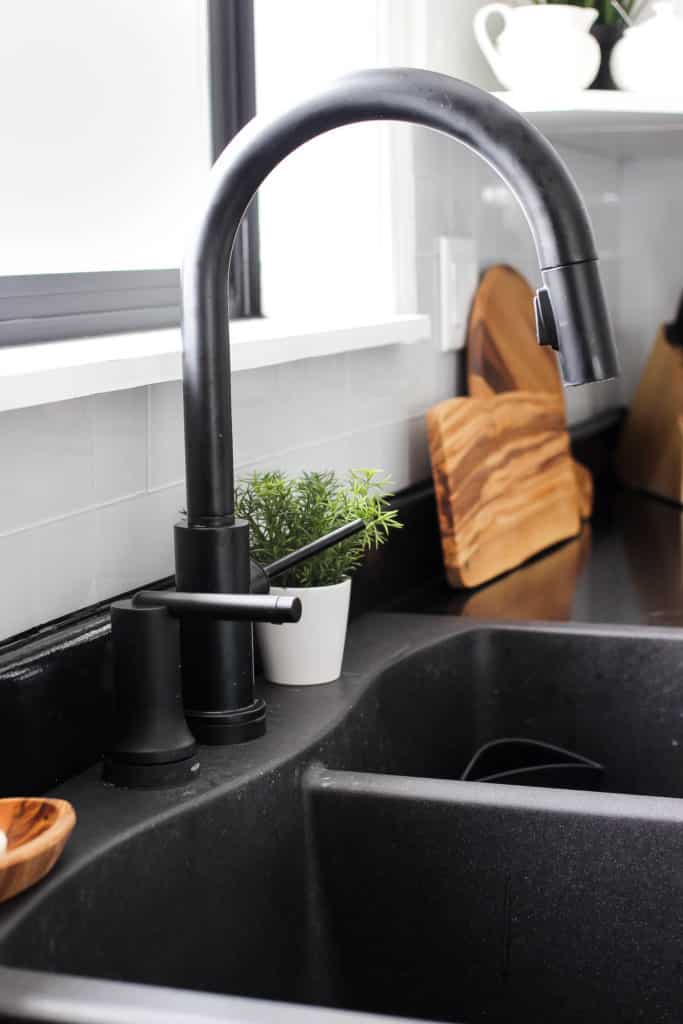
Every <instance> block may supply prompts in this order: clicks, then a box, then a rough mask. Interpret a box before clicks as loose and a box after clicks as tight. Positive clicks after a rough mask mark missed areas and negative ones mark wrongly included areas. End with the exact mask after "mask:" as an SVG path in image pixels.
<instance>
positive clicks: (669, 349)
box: [617, 327, 683, 504]
mask: <svg viewBox="0 0 683 1024" xmlns="http://www.w3.org/2000/svg"><path fill="white" fill-rule="evenodd" d="M617 475H618V476H619V479H620V480H621V481H622V483H625V484H627V485H628V486H629V487H634V488H637V489H639V490H643V491H647V492H648V493H650V494H656V495H658V496H659V497H663V498H669V499H670V500H671V501H675V502H678V504H683V350H682V349H681V348H679V347H678V346H674V345H671V344H670V343H669V342H668V341H667V338H666V333H665V328H664V327H660V329H659V331H658V332H657V336H656V338H655V342H654V346H653V349H652V352H651V354H650V358H649V359H648V362H647V365H646V366H645V369H644V371H643V375H642V377H641V379H640V383H639V385H638V388H637V390H636V393H635V396H634V398H633V402H632V403H631V408H630V409H629V412H628V416H627V417H626V422H625V423H624V428H623V431H622V435H621V438H620V441H619V447H618V449H617Z"/></svg>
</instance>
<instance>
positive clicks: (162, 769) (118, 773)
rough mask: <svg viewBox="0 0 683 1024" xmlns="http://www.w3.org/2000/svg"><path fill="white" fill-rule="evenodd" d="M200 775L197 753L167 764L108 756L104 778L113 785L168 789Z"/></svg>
mask: <svg viewBox="0 0 683 1024" xmlns="http://www.w3.org/2000/svg"><path fill="white" fill-rule="evenodd" d="M198 775H199V758H198V757H197V755H196V754H191V755H190V757H186V758H183V760H182V761H170V762H168V763H166V764H129V763H127V762H125V761H118V760H117V759H116V758H115V757H112V756H109V755H108V756H106V757H105V759H104V768H103V771H102V779H103V781H104V782H106V783H108V784H109V785H111V786H121V787H122V788H123V789H167V788H170V787H171V786H185V785H187V783H188V782H191V781H192V780H193V779H196V778H197V776H198Z"/></svg>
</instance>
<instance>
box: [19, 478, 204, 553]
mask: <svg viewBox="0 0 683 1024" xmlns="http://www.w3.org/2000/svg"><path fill="white" fill-rule="evenodd" d="M184 484H185V481H184V480H177V481H174V482H173V483H170V484H164V485H163V486H161V487H154V488H152V489H151V490H149V491H133V492H132V493H131V494H124V495H122V496H121V497H120V498H114V500H113V501H100V502H97V503H95V504H93V505H84V506H82V507H81V508H76V509H72V510H71V511H70V512H65V513H64V514H63V515H60V516H53V517H52V518H51V519H36V520H34V521H32V522H30V523H26V525H24V526H18V527H16V528H15V529H13V530H3V531H1V532H0V540H3V539H4V538H5V537H14V536H16V535H17V534H19V533H28V531H29V530H40V529H42V528H43V527H45V526H52V525H53V524H54V523H63V522H64V521H65V520H67V519H76V518H77V517H78V516H84V515H88V513H90V512H99V511H101V509H104V508H113V507H114V506H115V505H123V504H125V503H126V502H129V501H135V500H137V499H138V498H146V497H148V495H151V494H160V493H161V492H163V491H170V490H173V488H174V487H180V486H184Z"/></svg>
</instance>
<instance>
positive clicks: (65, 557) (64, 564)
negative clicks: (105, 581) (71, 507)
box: [27, 510, 99, 622]
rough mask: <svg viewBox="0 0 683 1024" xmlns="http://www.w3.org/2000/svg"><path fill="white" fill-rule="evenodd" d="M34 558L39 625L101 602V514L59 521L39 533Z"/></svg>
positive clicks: (94, 513) (35, 539) (91, 512)
mask: <svg viewBox="0 0 683 1024" xmlns="http://www.w3.org/2000/svg"><path fill="white" fill-rule="evenodd" d="M27 532H32V533H33V535H34V549H33V554H34V558H35V574H36V604H37V612H38V621H39V622H49V621H50V619H56V618H59V617H60V616H61V615H67V614H68V613H69V612H72V611H73V610H74V609H75V608H85V607H87V606H88V605H91V604H94V603H95V602H96V601H97V600H98V597H99V595H98V591H97V579H96V569H97V559H96V555H97V512H96V511H95V510H91V511H89V512H83V513H81V514H80V515H75V516H69V517H67V518H65V519H58V520H57V521H56V522H53V523H47V524H46V525H45V526H40V527H38V528H37V529H36V530H33V531H27Z"/></svg>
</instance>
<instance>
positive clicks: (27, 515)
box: [0, 398, 95, 534]
mask: <svg viewBox="0 0 683 1024" xmlns="http://www.w3.org/2000/svg"><path fill="white" fill-rule="evenodd" d="M94 501H95V465H94V429H93V400H92V399H91V398H81V399H76V400H74V401H69V402H55V403H53V404H50V405H41V406H36V407H34V408H30V409H17V410H13V411H12V412H6V413H3V414H2V429H1V430H0V534H2V533H7V532H10V531H12V530H19V529H23V528H25V527H26V526H27V525H29V524H30V523H41V522H46V521H48V520H50V519H55V518H57V517H58V516H65V515H70V514H73V513H75V512H78V511H80V510H81V509H84V508H87V507H89V506H91V505H92V504H93V503H94Z"/></svg>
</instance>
